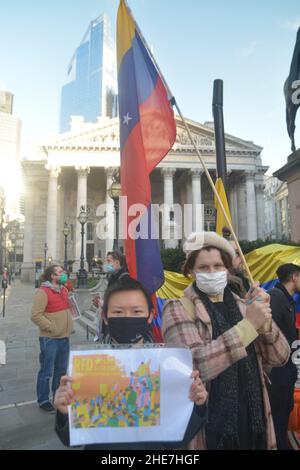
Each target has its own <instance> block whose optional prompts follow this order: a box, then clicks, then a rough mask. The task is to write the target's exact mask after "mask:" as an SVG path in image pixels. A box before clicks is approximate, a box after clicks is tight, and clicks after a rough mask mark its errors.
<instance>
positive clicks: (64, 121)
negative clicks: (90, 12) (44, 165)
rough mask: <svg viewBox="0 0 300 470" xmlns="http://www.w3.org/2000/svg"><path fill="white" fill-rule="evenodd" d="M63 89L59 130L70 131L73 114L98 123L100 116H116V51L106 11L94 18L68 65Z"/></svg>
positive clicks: (86, 120)
mask: <svg viewBox="0 0 300 470" xmlns="http://www.w3.org/2000/svg"><path fill="white" fill-rule="evenodd" d="M67 74H68V83H66V84H65V85H64V86H63V88H62V93H61V109H60V132H67V131H69V130H70V126H71V116H83V118H84V121H85V122H91V123H96V122H97V121H98V117H110V118H113V117H116V116H117V107H118V105H117V73H116V50H115V43H114V42H113V40H112V36H111V31H110V23H109V19H108V17H107V15H106V14H102V15H101V16H99V17H98V18H96V19H95V20H93V21H91V23H90V24H89V27H88V29H87V31H86V33H85V35H84V36H83V39H82V41H81V43H80V45H79V46H78V47H77V49H76V51H75V53H74V55H73V57H72V59H71V62H70V65H69V67H68V72H67Z"/></svg>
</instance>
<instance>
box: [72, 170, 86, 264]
mask: <svg viewBox="0 0 300 470" xmlns="http://www.w3.org/2000/svg"><path fill="white" fill-rule="evenodd" d="M75 170H77V178H78V179H77V211H76V235H75V257H76V262H75V263H74V266H73V270H74V271H78V269H79V265H80V255H81V224H80V223H79V222H78V220H77V217H78V216H79V212H80V207H81V206H84V207H85V208H86V207H87V176H88V174H89V172H90V169H89V167H88V166H77V167H75ZM84 229H85V236H84V244H83V252H84V258H85V266H86V225H85V227H84Z"/></svg>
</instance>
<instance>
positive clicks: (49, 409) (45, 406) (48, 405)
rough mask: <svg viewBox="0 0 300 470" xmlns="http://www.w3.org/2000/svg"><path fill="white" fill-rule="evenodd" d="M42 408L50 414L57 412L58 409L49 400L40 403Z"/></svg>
mask: <svg viewBox="0 0 300 470" xmlns="http://www.w3.org/2000/svg"><path fill="white" fill-rule="evenodd" d="M40 410H43V411H45V412H46V413H48V414H53V413H56V409H55V408H54V406H52V405H51V403H50V402H49V401H47V402H46V403H43V404H42V405H40Z"/></svg>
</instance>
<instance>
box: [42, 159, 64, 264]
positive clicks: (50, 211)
mask: <svg viewBox="0 0 300 470" xmlns="http://www.w3.org/2000/svg"><path fill="white" fill-rule="evenodd" d="M46 169H47V170H49V180H48V202H47V229H46V241H47V245H48V252H47V256H48V258H49V257H51V258H52V262H53V263H55V262H57V261H58V259H57V250H56V238H57V189H58V187H57V186H58V185H57V180H58V176H59V174H60V171H61V169H60V168H59V167H51V166H46Z"/></svg>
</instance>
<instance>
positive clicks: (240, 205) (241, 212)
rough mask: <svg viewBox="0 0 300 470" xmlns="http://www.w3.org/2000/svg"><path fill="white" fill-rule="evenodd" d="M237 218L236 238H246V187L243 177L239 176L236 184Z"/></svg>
mask: <svg viewBox="0 0 300 470" xmlns="http://www.w3.org/2000/svg"><path fill="white" fill-rule="evenodd" d="M237 218H238V238H239V240H246V239H247V238H248V234H247V220H246V218H247V206H246V188H245V182H244V179H243V177H240V179H239V184H238V185H237Z"/></svg>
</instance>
